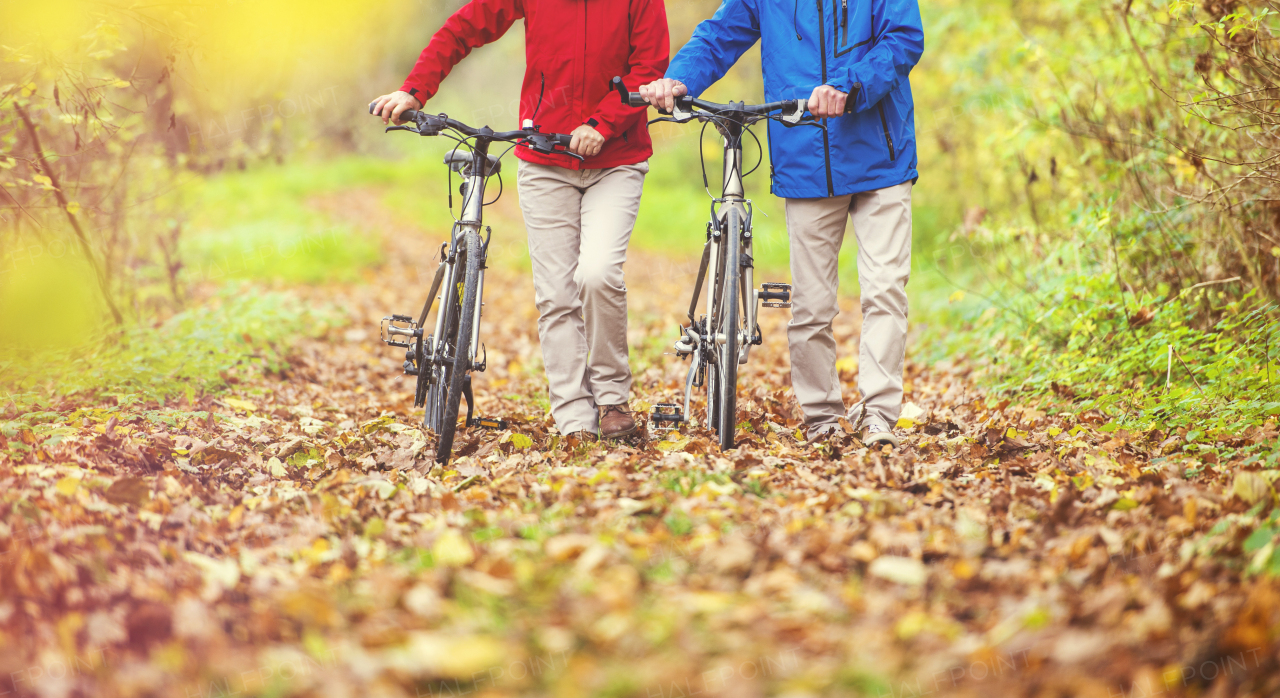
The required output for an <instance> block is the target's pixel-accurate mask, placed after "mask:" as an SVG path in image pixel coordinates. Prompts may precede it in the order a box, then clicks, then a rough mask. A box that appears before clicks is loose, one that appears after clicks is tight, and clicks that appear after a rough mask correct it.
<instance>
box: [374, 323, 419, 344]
mask: <svg viewBox="0 0 1280 698" xmlns="http://www.w3.org/2000/svg"><path fill="white" fill-rule="evenodd" d="M380 329H381V335H382V343H383V344H386V345H387V346H392V347H400V348H401V349H408V348H409V347H410V340H415V339H417V338H418V337H421V336H422V328H420V327H418V323H416V322H414V320H413V318H411V317H409V316H408V315H391V316H389V317H384V318H382V323H381V325H380ZM394 337H404V338H405V340H404V341H400V340H396V339H393V338H394Z"/></svg>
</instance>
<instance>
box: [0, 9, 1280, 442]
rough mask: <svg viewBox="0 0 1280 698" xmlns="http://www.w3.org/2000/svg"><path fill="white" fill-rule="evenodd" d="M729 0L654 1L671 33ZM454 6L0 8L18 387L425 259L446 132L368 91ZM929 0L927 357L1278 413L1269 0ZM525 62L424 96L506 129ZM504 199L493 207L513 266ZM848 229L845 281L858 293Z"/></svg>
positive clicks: (1, 219) (923, 191)
mask: <svg viewBox="0 0 1280 698" xmlns="http://www.w3.org/2000/svg"><path fill="white" fill-rule="evenodd" d="M717 4H718V3H717V2H716V1H715V0H681V1H680V2H671V3H668V12H669V15H670V20H671V25H672V40H673V44H674V45H675V47H677V48H678V47H679V46H680V45H681V44H683V43H684V41H685V40H686V39H687V38H688V36H689V35H690V33H691V32H692V30H693V27H694V26H695V25H696V23H697V21H699V20H700V19H701V18H704V17H706V16H708V15H709V14H711V13H712V12H713V11H714V10H715V7H716V6H717ZM460 5H461V2H460V1H459V0H449V1H441V0H422V1H420V2H416V3H391V2H387V1H386V0H368V1H366V2H361V3H351V2H343V1H340V0H313V1H312V2H307V3H302V2H298V1H297V0H255V1H254V2H243V1H239V2H219V3H204V2H197V1H196V0H176V1H175V2H170V3H165V4H155V5H137V4H131V3H125V2H115V1H113V0H45V1H44V2H41V3H27V2H23V3H13V2H10V3H4V4H3V5H0V57H2V58H3V60H2V61H0V191H3V194H0V229H2V230H3V231H4V234H3V237H2V238H0V362H2V363H0V368H6V369H7V370H6V373H7V374H8V376H9V377H10V378H11V379H15V380H17V382H19V383H22V384H23V385H25V386H26V388H23V389H24V390H27V389H30V388H31V386H33V385H37V384H42V383H40V382H41V381H47V380H49V379H50V376H51V375H57V370H62V369H57V370H55V371H54V373H53V374H50V372H49V371H48V370H45V371H43V372H40V371H36V372H34V373H33V372H32V370H31V369H30V367H31V366H32V365H36V364H39V365H41V366H45V367H49V366H54V367H58V366H63V365H65V364H58V363H56V362H54V363H50V362H49V360H48V357H49V356H51V354H50V353H49V352H50V351H55V352H56V353H58V355H59V356H61V357H62V359H61V360H65V361H72V362H77V361H78V362H81V365H85V366H90V365H99V364H100V362H101V361H104V360H105V359H103V356H104V355H103V354H102V352H103V351H108V350H112V351H118V350H119V348H120V347H121V346H138V345H145V344H147V342H148V341H149V340H148V339H147V338H146V337H147V336H148V335H145V334H142V335H140V334H139V332H145V331H152V332H153V334H154V335H156V336H157V337H158V336H160V335H164V336H165V337H166V338H167V339H166V341H172V340H173V338H174V337H179V336H190V333H182V332H176V333H175V332H167V331H166V330H165V327H166V324H165V323H173V322H178V323H183V322H185V323H191V322H195V321H196V319H195V318H196V316H197V315H198V316H199V317H204V318H206V320H207V321H209V322H213V321H217V320H218V318H223V317H225V315H219V314H218V313H212V314H209V313H205V314H203V315H201V314H200V312H199V311H198V310H197V309H198V308H204V307H206V306H209V305H210V304H213V305H214V306H218V305H219V304H220V303H225V302H226V299H228V298H231V297H236V296H254V295H255V294H252V293H249V292H248V289H251V288H253V289H257V288H261V287H284V286H288V285H290V284H295V285H296V284H316V283H332V282H340V283H358V282H360V281H361V280H363V279H367V278H368V277H369V274H370V273H371V272H372V271H373V270H376V269H377V267H378V265H379V264H380V261H381V260H382V259H383V255H385V254H386V247H385V245H384V244H383V242H384V241H385V237H384V236H385V235H389V234H398V233H399V232H401V229H403V230H419V231H421V230H424V229H425V230H427V231H429V232H430V233H431V234H430V235H427V236H423V240H422V249H423V254H424V257H425V256H426V255H428V254H429V252H428V250H430V249H431V248H432V247H433V246H434V244H436V243H435V241H436V240H438V238H439V237H440V236H441V235H442V234H443V233H444V230H445V225H446V223H447V222H448V220H449V218H448V212H447V211H446V210H445V209H444V195H443V193H444V192H443V182H444V176H445V173H444V171H443V168H442V167H440V166H439V164H438V163H439V159H440V157H441V155H442V153H443V152H444V151H445V149H446V145H445V144H444V143H442V142H435V141H413V140H410V139H409V138H408V137H401V138H393V137H391V136H386V137H384V136H383V135H382V130H381V128H380V123H377V122H375V121H374V120H373V119H372V118H371V117H369V116H368V115H367V114H366V113H365V110H366V105H367V104H368V102H369V101H370V100H371V99H372V98H373V97H375V96H377V95H379V94H383V93H385V92H390V91H392V90H394V89H396V88H397V87H398V86H399V85H400V83H401V81H402V79H403V76H404V75H405V74H406V73H407V71H408V70H409V68H410V66H411V65H412V63H413V61H414V60H415V58H416V56H417V54H418V52H419V51H420V50H421V48H422V46H424V45H425V43H426V42H427V41H428V40H429V38H430V36H431V34H432V33H433V32H434V30H435V29H436V28H437V27H438V26H439V25H440V23H441V22H442V21H443V19H444V18H445V17H446V16H447V14H448V13H450V12H452V11H453V10H454V9H456V8H457V7H458V6H460ZM921 10H922V13H923V16H924V19H925V26H926V52H925V56H924V60H923V61H922V62H921V64H920V65H919V66H918V67H917V68H916V70H915V72H914V73H913V74H912V79H911V80H912V86H913V89H914V92H915V96H916V109H917V110H916V115H915V116H916V124H917V130H918V134H919V143H920V171H921V173H922V178H921V180H920V182H919V184H918V185H917V187H916V189H915V220H916V227H915V241H914V243H915V250H916V257H915V271H914V276H913V279H912V284H911V289H910V290H911V295H912V302H913V305H914V319H915V324H916V329H917V338H916V340H915V342H914V343H913V352H914V353H915V355H916V356H917V357H918V358H920V359H923V360H929V361H939V360H943V359H958V358H960V357H962V356H963V357H965V358H967V359H969V362H968V365H971V366H974V367H977V369H978V371H979V376H980V377H981V378H982V379H983V380H985V381H986V382H987V383H988V384H989V385H992V386H994V387H995V388H997V389H999V390H1001V391H1004V392H1008V393H1027V394H1034V395H1044V396H1056V399H1058V400H1061V401H1066V402H1068V403H1070V404H1071V409H1073V410H1079V411H1086V410H1090V409H1095V408H1096V409H1099V410H1101V411H1102V412H1104V413H1105V414H1107V415H1108V416H1109V417H1111V418H1115V419H1118V420H1119V423H1123V424H1125V425H1126V426H1130V427H1141V428H1144V429H1151V430H1162V429H1180V430H1181V431H1182V432H1184V433H1185V432H1187V431H1188V430H1191V431H1192V432H1194V431H1195V429H1194V425H1196V424H1200V425H1201V431H1205V430H1212V429H1213V428H1238V427H1239V426H1241V425H1244V424H1250V423H1259V422H1260V421H1262V420H1265V419H1269V418H1271V416H1272V415H1275V414H1276V413H1280V396H1278V393H1277V390H1276V387H1275V385H1276V384H1275V383H1274V382H1273V381H1274V380H1275V378H1276V377H1278V376H1280V365H1277V363H1276V359H1277V357H1280V347H1277V346H1275V345H1276V344H1278V343H1280V335H1278V334H1277V326H1278V325H1280V322H1278V320H1280V316H1278V315H1277V310H1276V306H1275V304H1274V303H1275V301H1276V298H1277V296H1278V295H1280V201H1277V198H1278V197H1277V186H1276V185H1277V181H1276V178H1277V176H1278V175H1277V165H1276V162H1277V158H1278V157H1280V151H1278V150H1277V145H1278V144H1277V138H1280V136H1278V135H1277V133H1278V132H1277V130H1276V127H1277V121H1276V120H1277V105H1278V104H1280V102H1278V101H1277V100H1280V93H1278V92H1277V84H1276V81H1277V79H1278V76H1280V61H1278V60H1277V56H1276V53H1275V38H1276V37H1275V29H1276V26H1277V19H1276V15H1275V8H1274V7H1273V6H1272V3H1270V2H1267V1H1263V0H1236V1H1228V0H1206V1H1205V2H1203V3H1194V2H1188V1H1186V0H1115V1H1111V0H1107V1H1104V2H1101V3H1083V2H1076V1H1075V0H1058V1H1054V2H1034V3H1027V2H1017V1H1016V0H993V1H992V2H986V3H980V4H974V3H961V2H960V1H959V0H922V1H921ZM758 66H759V58H758V49H755V50H753V51H752V52H751V53H750V54H748V56H747V57H745V58H744V59H743V61H741V62H740V64H739V66H738V67H737V68H736V69H735V71H734V72H733V74H731V75H730V76H729V77H728V78H727V79H726V80H724V81H722V82H721V83H720V84H719V85H717V86H715V87H714V88H713V90H712V92H711V93H710V96H711V97H712V98H720V99H725V100H727V99H730V98H732V99H745V100H752V99H755V98H758V97H759V96H760V94H761V84H760V77H759V71H758ZM522 71H523V39H522V37H521V33H520V31H519V28H518V27H517V28H516V30H515V31H512V32H511V33H510V34H509V35H508V36H507V37H505V38H504V39H503V40H502V41H500V42H498V43H497V44H495V45H493V46H490V47H486V48H484V49H482V50H479V51H477V52H476V53H475V54H473V55H472V56H471V57H470V58H469V59H468V60H467V61H465V62H464V63H463V64H462V66H460V67H459V69H458V70H457V71H455V73H454V75H453V76H452V77H451V78H450V79H449V80H447V81H446V83H445V87H444V90H443V91H442V93H441V95H440V96H439V97H438V98H437V99H436V100H434V101H433V102H432V104H431V105H430V107H429V108H430V109H431V110H433V111H446V112H449V113H450V114H451V115H453V116H455V117H456V118H460V119H462V120H464V121H468V122H472V123H481V122H483V123H489V124H491V125H493V126H495V127H497V126H514V125H515V123H516V114H515V106H516V100H517V95H518V89H519V84H520V78H521V75H522ZM761 135H762V138H763V134H761ZM655 137H656V140H657V143H658V149H659V154H658V156H657V157H656V158H655V159H654V161H653V170H652V175H651V176H650V179H649V182H648V184H647V190H646V198H645V200H644V205H643V209H642V214H641V219H640V222H639V227H638V230H637V235H636V240H635V244H636V246H637V247H638V248H640V249H642V250H648V251H651V252H662V253H666V254H676V255H680V254H693V253H694V252H695V251H696V250H697V249H698V248H699V246H700V245H701V241H702V237H701V235H702V230H703V225H704V222H703V221H704V218H705V215H706V207H707V202H706V196H705V193H704V192H703V189H702V183H701V181H700V177H698V176H697V174H696V173H697V169H698V160H699V150H700V149H704V150H705V151H706V152H707V154H708V155H710V156H712V157H716V156H718V154H719V148H718V145H717V144H716V143H714V142H712V139H711V138H710V137H708V138H707V139H706V142H702V143H700V142H699V140H698V133H697V130H696V129H693V128H680V127H676V126H671V125H662V126H660V127H656V128H655ZM766 171H767V170H766ZM748 187H749V189H750V191H751V192H752V194H753V196H754V198H755V199H756V201H757V205H758V208H759V210H760V211H761V212H763V213H764V214H765V215H766V216H767V217H763V218H760V219H758V220H760V221H761V223H760V225H761V231H760V232H761V234H760V236H759V237H758V240H759V241H758V243H757V245H758V247H759V250H758V256H759V257H760V260H761V262H762V263H763V264H764V265H766V266H769V267H773V268H775V269H776V270H778V273H777V274H775V276H777V275H784V274H785V268H786V258H787V254H786V237H785V230H784V228H783V223H782V216H781V206H780V202H778V201H777V200H775V199H773V198H772V197H771V196H770V195H768V193H767V190H768V181H767V177H766V176H764V175H763V174H757V175H756V176H755V177H754V178H753V180H752V181H749V183H748ZM513 189H514V188H513V187H512V188H510V189H509V192H508V193H509V197H510V198H514V192H513V191H512V190H513ZM352 190H364V191H369V192H375V193H376V197H377V199H378V201H380V202H381V203H382V204H383V207H384V208H385V209H386V210H388V211H390V212H392V213H391V218H389V219H388V218H385V217H382V218H378V217H372V218H371V217H368V216H362V215H361V212H360V211H347V210H341V209H343V207H344V203H343V202H344V201H346V199H343V198H342V197H341V196H338V195H339V194H341V193H343V192H349V191H352ZM326 202H327V203H326ZM510 203H511V202H510V201H507V202H504V203H503V205H500V206H499V207H497V208H495V210H494V214H493V215H494V219H495V228H498V229H499V230H500V231H502V232H500V233H499V234H500V235H505V236H507V239H508V241H509V242H510V243H511V244H509V245H507V246H506V247H505V248H503V249H505V250H508V251H509V252H510V254H508V255H507V257H508V258H509V261H510V262H511V263H512V264H516V265H521V264H523V263H524V262H523V257H522V252H521V247H522V246H521V244H520V243H521V240H522V238H523V236H522V235H521V233H520V232H519V231H520V222H519V217H518V215H517V214H516V211H517V209H516V208H515V207H514V206H511V205H510ZM335 209H337V210H335ZM388 227H392V228H396V229H395V230H389V229H388ZM852 247H853V244H852V241H851V242H850V244H849V245H848V248H849V249H846V250H845V251H844V254H843V255H842V256H843V258H844V259H845V261H846V263H845V264H844V265H843V266H842V274H843V277H842V278H843V281H844V287H845V289H846V290H847V291H848V292H849V293H856V292H857V288H856V269H855V267H854V265H853V263H852V254H853V250H852ZM246 284H248V285H246ZM282 298H283V297H277V296H273V295H263V296H262V299H263V300H262V301H261V304H262V308H260V309H259V310H258V311H254V313H249V314H250V315H254V316H255V317H258V318H259V320H260V325H259V338H260V339H262V340H263V341H267V342H272V341H276V340H277V339H280V338H282V337H283V336H284V334H285V330H284V328H285V327H291V326H292V325H289V324H288V323H272V322H271V320H270V318H271V317H272V315H271V313H279V314H281V316H282V317H283V316H289V317H297V316H298V313H299V312H302V311H301V310H300V309H299V308H298V307H297V306H296V303H295V304H291V303H290V302H289V301H288V300H287V299H282ZM219 299H222V300H219ZM246 302H254V301H252V300H250V301H246ZM219 307H220V306H219ZM147 328H153V329H152V330H147ZM237 332H239V330H237ZM273 333H274V334H273ZM229 336H232V337H234V336H236V335H234V334H232V335H229ZM156 341H159V340H158V339H157V340H156ZM171 350H172V351H179V352H180V351H182V349H181V348H180V347H177V346H175V347H172V348H171ZM247 351H248V350H247V349H246V352H247ZM126 354H127V352H126ZM126 354H122V355H121V356H124V355H126ZM226 355H227V356H237V355H236V354H235V353H234V352H230V353H227V354H226ZM121 360H123V359H121ZM228 360H230V359H228ZM24 367H25V368H24ZM215 369H216V367H211V368H210V369H209V370H210V371H215V373H216V370H215ZM209 375H214V374H213V373H211V374H209ZM15 377H22V378H15ZM191 380H196V378H192V379H191ZM24 381H25V382H24ZM215 382H216V381H215ZM10 387H12V386H10ZM75 389H76V390H80V389H82V388H75ZM19 392H21V391H19ZM162 392H163V391H162ZM15 394H16V393H15ZM1205 419H1210V420H1213V421H1211V422H1205V421H1204V420H1205ZM1193 435H1194V433H1193Z"/></svg>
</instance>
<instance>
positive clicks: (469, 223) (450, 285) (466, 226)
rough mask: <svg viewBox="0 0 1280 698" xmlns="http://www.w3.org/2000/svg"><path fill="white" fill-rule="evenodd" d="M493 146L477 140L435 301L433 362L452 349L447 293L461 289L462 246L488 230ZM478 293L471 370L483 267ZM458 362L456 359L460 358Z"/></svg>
mask: <svg viewBox="0 0 1280 698" xmlns="http://www.w3.org/2000/svg"><path fill="white" fill-rule="evenodd" d="M489 145H490V141H488V140H486V139H484V138H480V139H477V141H476V143H475V146H474V148H473V150H472V159H471V176H470V177H468V178H467V179H466V180H465V182H464V184H463V192H464V194H463V200H462V217H461V218H459V219H458V222H457V223H456V224H454V226H453V232H452V234H451V235H450V240H449V252H448V255H447V256H446V257H445V260H444V262H443V264H444V265H445V272H444V283H443V284H441V285H440V293H441V295H440V296H438V297H437V298H436V299H435V300H436V301H439V302H440V312H437V313H436V323H435V331H434V332H433V333H432V335H431V336H432V337H434V338H435V343H434V344H435V346H433V347H432V348H431V354H430V356H429V359H431V360H434V359H435V358H436V350H437V348H445V347H447V346H448V341H447V339H446V338H444V337H442V336H441V335H442V334H443V332H444V326H445V319H446V317H445V312H444V311H445V309H447V308H452V305H451V304H445V303H444V293H446V292H456V289H457V287H458V279H457V264H456V261H457V258H458V243H459V241H460V240H462V239H463V238H464V237H465V236H466V234H467V233H469V232H474V233H475V234H476V235H479V234H480V230H481V228H482V227H483V226H484V196H485V188H486V187H487V185H488V180H489V178H488V177H486V176H485V167H486V166H487V161H488V158H489ZM490 234H492V233H490ZM488 242H489V241H488V238H486V239H485V246H484V249H485V251H486V252H487V251H488V248H489V244H488ZM451 289H452V291H451ZM476 291H477V293H476V297H477V302H476V311H475V321H474V323H473V324H472V328H473V329H472V334H471V351H470V355H469V356H467V357H465V358H466V361H467V365H468V366H469V367H474V366H475V363H476V357H477V356H479V354H480V346H481V344H480V317H481V308H483V307H484V268H483V266H482V267H481V271H480V286H479V288H478V289H476ZM429 310H430V309H429V308H428V311H429ZM454 358H455V359H456V358H458V357H454Z"/></svg>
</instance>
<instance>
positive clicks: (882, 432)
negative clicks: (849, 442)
mask: <svg viewBox="0 0 1280 698" xmlns="http://www.w3.org/2000/svg"><path fill="white" fill-rule="evenodd" d="M862 443H864V444H866V445H868V446H871V447H872V448H878V447H880V446H884V445H885V444H888V445H889V446H890V447H892V448H895V449H896V448H898V447H899V446H901V445H902V442H900V441H898V437H896V436H894V435H893V430H892V429H890V428H889V427H888V426H886V425H885V423H884V422H881V421H878V420H872V419H868V420H867V422H866V424H865V425H864V426H863V428H862Z"/></svg>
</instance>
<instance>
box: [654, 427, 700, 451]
mask: <svg viewBox="0 0 1280 698" xmlns="http://www.w3.org/2000/svg"><path fill="white" fill-rule="evenodd" d="M691 441H693V439H691V438H689V437H687V436H685V435H683V434H681V433H680V432H678V431H673V432H670V433H668V434H667V437H666V438H665V439H663V440H662V441H659V442H658V443H657V444H656V446H657V448H658V450H659V451H665V452H667V453H674V452H677V451H683V450H684V447H685V446H688V445H689V443H690V442H691Z"/></svg>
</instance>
